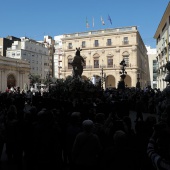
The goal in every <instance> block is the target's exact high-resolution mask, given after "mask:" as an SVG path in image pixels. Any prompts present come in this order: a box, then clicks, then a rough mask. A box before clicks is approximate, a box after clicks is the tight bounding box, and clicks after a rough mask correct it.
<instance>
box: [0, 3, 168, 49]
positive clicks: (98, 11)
mask: <svg viewBox="0 0 170 170" xmlns="http://www.w3.org/2000/svg"><path fill="white" fill-rule="evenodd" d="M168 2H169V1H168V0H142V1H139V0H85V1H81V0H79V1H78V0H61V1H60V0H46V1H44V0H8V1H3V2H2V0H0V14H1V19H0V23H1V24H0V37H6V36H8V35H11V36H16V37H23V36H27V37H29V38H32V39H35V40H43V36H44V35H50V36H52V37H54V36H56V35H61V34H66V33H75V32H84V31H91V30H98V29H107V28H118V27H124V26H138V30H139V33H140V35H141V37H142V39H143V41H144V43H145V45H148V46H151V47H152V48H155V47H156V41H155V39H154V38H153V36H154V34H155V32H156V29H157V27H158V25H159V22H160V20H161V18H162V16H163V14H164V12H165V9H166V7H167V5H168ZM108 15H109V16H110V17H111V19H112V25H111V24H110V22H109V21H108ZM101 16H102V18H103V20H104V22H105V25H102V24H101ZM86 17H87V20H88V23H89V25H90V27H89V28H86ZM93 17H94V27H92V19H93Z"/></svg>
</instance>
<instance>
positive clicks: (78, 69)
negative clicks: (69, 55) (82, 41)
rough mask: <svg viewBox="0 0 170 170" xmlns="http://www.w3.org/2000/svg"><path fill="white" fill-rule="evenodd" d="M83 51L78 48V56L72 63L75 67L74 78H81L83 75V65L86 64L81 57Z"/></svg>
mask: <svg viewBox="0 0 170 170" xmlns="http://www.w3.org/2000/svg"><path fill="white" fill-rule="evenodd" d="M80 51H82V49H80V47H79V48H76V55H75V57H74V59H73V62H72V63H70V64H71V65H72V67H73V78H81V75H82V73H83V64H85V61H84V58H83V57H82V56H81V55H80Z"/></svg>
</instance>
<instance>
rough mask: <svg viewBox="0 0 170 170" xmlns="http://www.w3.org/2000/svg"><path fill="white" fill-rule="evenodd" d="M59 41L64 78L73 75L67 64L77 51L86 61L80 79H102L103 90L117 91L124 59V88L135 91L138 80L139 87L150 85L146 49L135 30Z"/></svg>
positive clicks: (73, 36)
mask: <svg viewBox="0 0 170 170" xmlns="http://www.w3.org/2000/svg"><path fill="white" fill-rule="evenodd" d="M61 40H62V69H61V75H62V77H63V78H66V77H67V76H70V75H72V66H71V65H70V64H69V63H70V62H71V61H72V60H73V58H74V56H75V51H76V48H79V47H80V48H81V49H82V51H81V55H82V56H83V58H84V60H85V65H84V71H83V74H82V78H83V79H90V80H94V78H95V79H96V80H99V79H101V78H103V75H104V86H103V87H104V88H108V87H116V88H117V85H118V82H119V81H120V71H121V69H122V66H121V65H120V63H121V61H122V60H123V59H124V60H125V62H126V67H125V70H126V72H127V75H126V78H125V84H126V86H127V87H136V83H137V78H138V76H140V84H141V87H145V86H147V85H148V84H147V83H148V82H150V79H149V69H148V57H147V49H146V47H145V45H144V43H143V40H142V38H141V36H140V33H139V31H138V29H137V27H136V26H130V27H121V28H113V29H104V30H93V31H87V32H80V33H72V34H64V35H63V37H62V38H61Z"/></svg>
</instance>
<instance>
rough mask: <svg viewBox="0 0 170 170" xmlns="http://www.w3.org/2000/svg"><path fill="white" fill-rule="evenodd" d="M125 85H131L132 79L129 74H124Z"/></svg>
mask: <svg viewBox="0 0 170 170" xmlns="http://www.w3.org/2000/svg"><path fill="white" fill-rule="evenodd" d="M124 81H125V85H126V86H127V87H132V80H131V77H130V76H129V75H126V78H125V80H124Z"/></svg>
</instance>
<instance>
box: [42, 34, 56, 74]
mask: <svg viewBox="0 0 170 170" xmlns="http://www.w3.org/2000/svg"><path fill="white" fill-rule="evenodd" d="M39 42H41V43H44V45H45V47H46V48H47V49H48V54H49V75H50V76H52V77H54V52H55V48H54V43H55V41H54V39H53V38H52V37H51V36H49V35H46V36H44V41H39ZM47 62H48V61H47Z"/></svg>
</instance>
